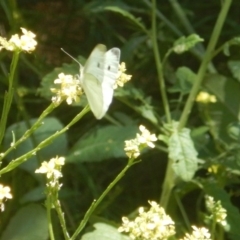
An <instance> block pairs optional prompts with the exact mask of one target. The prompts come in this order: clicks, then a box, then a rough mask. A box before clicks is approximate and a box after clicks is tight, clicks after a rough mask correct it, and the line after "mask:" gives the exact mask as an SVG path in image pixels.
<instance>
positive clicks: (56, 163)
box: [35, 157, 65, 188]
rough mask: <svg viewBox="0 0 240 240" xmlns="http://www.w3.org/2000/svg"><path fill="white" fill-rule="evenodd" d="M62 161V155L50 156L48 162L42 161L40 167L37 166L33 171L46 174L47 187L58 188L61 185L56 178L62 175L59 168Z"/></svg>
mask: <svg viewBox="0 0 240 240" xmlns="http://www.w3.org/2000/svg"><path fill="white" fill-rule="evenodd" d="M64 163H65V158H64V157H56V158H52V159H50V161H49V162H46V161H44V162H42V164H41V167H40V168H38V169H37V170H36V171H35V173H42V174H46V176H47V179H48V185H47V186H48V187H57V188H60V187H61V186H60V185H59V184H58V179H59V178H60V177H62V173H61V169H62V166H63V165H64Z"/></svg>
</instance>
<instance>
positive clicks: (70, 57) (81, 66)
mask: <svg viewBox="0 0 240 240" xmlns="http://www.w3.org/2000/svg"><path fill="white" fill-rule="evenodd" d="M61 50H62V51H63V52H64V53H66V54H67V55H68V56H69V57H70V58H72V59H73V60H74V61H75V62H77V63H78V64H79V65H80V66H81V67H82V65H81V63H80V62H79V61H78V60H77V59H76V58H74V57H73V56H71V55H70V54H69V53H68V52H66V51H65V50H64V49H63V48H61Z"/></svg>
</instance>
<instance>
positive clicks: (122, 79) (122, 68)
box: [113, 62, 132, 89]
mask: <svg viewBox="0 0 240 240" xmlns="http://www.w3.org/2000/svg"><path fill="white" fill-rule="evenodd" d="M125 72H126V64H125V63H124V62H122V63H121V65H119V69H118V77H117V81H116V82H115V85H114V87H113V88H114V89H116V88H117V87H118V86H119V87H123V86H124V84H125V83H126V82H128V81H130V80H131V78H132V75H127V74H126V73H125Z"/></svg>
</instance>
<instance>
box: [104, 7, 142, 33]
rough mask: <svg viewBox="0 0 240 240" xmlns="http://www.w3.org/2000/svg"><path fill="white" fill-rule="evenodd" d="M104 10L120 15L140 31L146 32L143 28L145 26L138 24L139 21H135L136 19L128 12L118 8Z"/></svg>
mask: <svg viewBox="0 0 240 240" xmlns="http://www.w3.org/2000/svg"><path fill="white" fill-rule="evenodd" d="M104 9H105V10H108V11H112V12H116V13H120V14H121V15H123V16H124V17H126V18H128V19H129V20H130V21H131V22H133V23H134V24H136V25H137V26H138V27H139V28H140V29H142V30H143V31H144V32H147V29H146V28H145V26H144V25H143V24H142V23H141V22H140V20H139V19H137V18H136V17H134V15H132V14H131V13H129V12H128V11H126V10H124V9H122V8H119V7H115V6H109V7H105V8H104Z"/></svg>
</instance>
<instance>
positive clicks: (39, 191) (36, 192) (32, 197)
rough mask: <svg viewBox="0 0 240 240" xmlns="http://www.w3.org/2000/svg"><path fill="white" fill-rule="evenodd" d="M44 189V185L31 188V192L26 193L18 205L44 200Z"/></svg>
mask: <svg viewBox="0 0 240 240" xmlns="http://www.w3.org/2000/svg"><path fill="white" fill-rule="evenodd" d="M45 189H46V186H45V185H41V186H38V187H36V188H33V189H32V190H31V191H29V192H27V193H26V194H25V195H24V196H23V197H22V198H21V199H20V203H21V204H25V203H28V202H37V201H40V200H43V199H45V198H46V195H45V194H44V192H45Z"/></svg>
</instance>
